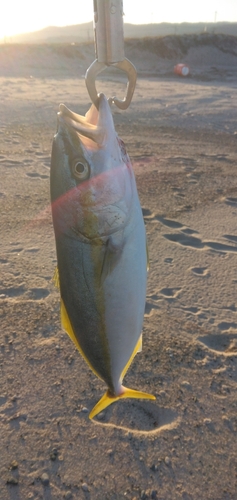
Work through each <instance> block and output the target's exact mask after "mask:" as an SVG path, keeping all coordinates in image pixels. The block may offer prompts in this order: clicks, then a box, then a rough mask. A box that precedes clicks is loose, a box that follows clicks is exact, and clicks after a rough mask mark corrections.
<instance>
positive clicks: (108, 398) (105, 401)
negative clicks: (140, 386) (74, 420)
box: [89, 387, 156, 419]
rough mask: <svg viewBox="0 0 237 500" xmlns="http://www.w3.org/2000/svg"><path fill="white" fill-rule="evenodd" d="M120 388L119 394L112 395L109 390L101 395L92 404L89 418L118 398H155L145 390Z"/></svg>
mask: <svg viewBox="0 0 237 500" xmlns="http://www.w3.org/2000/svg"><path fill="white" fill-rule="evenodd" d="M122 390H123V391H124V392H123V393H122V394H120V395H119V396H113V395H111V394H110V392H109V391H107V392H106V393H105V394H104V396H102V398H101V399H100V401H98V403H97V404H96V405H95V406H94V408H93V410H91V412H90V415H89V418H90V419H92V418H94V417H95V416H96V415H98V413H100V412H101V411H103V410H104V409H105V408H107V406H110V405H111V404H112V403H115V401H118V400H119V399H125V398H134V399H152V400H155V399H156V398H155V396H153V395H152V394H148V393H147V392H141V391H135V390H134V389H128V388H127V387H122Z"/></svg>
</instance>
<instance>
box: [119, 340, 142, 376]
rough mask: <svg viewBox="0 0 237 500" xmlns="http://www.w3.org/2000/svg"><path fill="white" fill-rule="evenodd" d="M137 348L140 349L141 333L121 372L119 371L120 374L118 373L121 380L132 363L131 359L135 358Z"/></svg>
mask: <svg viewBox="0 0 237 500" xmlns="http://www.w3.org/2000/svg"><path fill="white" fill-rule="evenodd" d="M139 350H140V351H141V350H142V335H140V337H139V340H138V342H137V344H136V346H135V349H134V350H133V353H132V355H131V356H130V358H129V360H128V362H127V364H126V365H125V367H124V369H123V371H122V373H121V375H120V378H121V379H122V380H123V377H124V376H125V373H127V371H128V369H129V366H130V365H131V363H132V361H133V359H134V358H135V356H136V354H137V352H138V351H139Z"/></svg>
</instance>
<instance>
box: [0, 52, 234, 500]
mask: <svg viewBox="0 0 237 500" xmlns="http://www.w3.org/2000/svg"><path fill="white" fill-rule="evenodd" d="M29 50H30V49H29ZM34 50H35V59H34V58H33V59H34V61H35V62H34V65H33V62H32V61H33V59H32V61H31V63H30V64H28V62H29V61H28V60H27V58H26V59H25V58H24V57H22V58H20V57H17V53H15V59H14V61H13V62H12V60H11V61H10V60H9V58H8V59H7V60H6V59H5V66H4V67H3V64H2V65H1V77H0V88H1V101H0V168H1V182H0V203H1V240H0V248H1V253H0V266H1V278H0V279H1V283H0V319H1V330H0V335H1V338H0V354H1V361H0V363H1V378H0V432H1V434H0V436H1V438H0V439H1V453H0V500H7V499H10V500H27V499H35V500H36V499H37V500H39V499H45V500H61V499H67V500H69V499H73V500H83V499H85V500H94V499H96V500H97V499H98V500H117V499H118V500H120V499H124V498H127V499H130V500H135V499H136V500H137V499H143V500H145V499H154V500H156V499H157V500H236V498H237V416H236V415H237V414H236V411H237V372H236V368H237V303H236V296H237V230H236V224H237V180H236V165H237V148H236V140H237V124H236V108H237V85H236V78H235V68H233V65H232V63H229V65H228V57H227V56H226V59H225V65H224V62H223V60H222V59H221V60H220V64H219V65H218V57H217V60H216V61H215V68H214V69H211V66H210V61H211V60H212V57H213V53H215V55H216V50H217V49H216V47H211V46H210V47H209V48H208V49H206V51H207V50H209V56H208V54H207V52H205V54H206V58H205V61H203V57H202V54H201V53H200V54H198V50H203V49H197V50H196V52H195V57H196V59H195V67H193V68H191V70H192V71H191V75H190V77H189V78H186V79H185V78H180V77H177V76H174V75H173V73H172V67H173V64H174V63H175V62H183V61H176V60H175V59H172V60H171V59H167V60H166V59H163V60H162V61H161V62H162V64H163V66H162V68H163V69H162V70H161V74H160V75H158V76H156V77H155V76H154V68H153V67H152V64H153V63H152V61H153V55H152V54H151V55H150V70H149V64H148V62H147V59H146V60H143V59H142V58H140V59H139V54H135V52H134V59H135V61H134V62H135V63H136V65H138V66H139V65H140V66H139V72H140V73H139V75H140V76H139V79H138V83H137V87H136V91H135V95H134V99H133V101H132V104H131V106H130V108H129V109H128V110H127V111H125V112H123V111H120V110H118V109H116V108H115V109H114V120H115V124H116V129H117V131H118V133H119V135H120V137H121V138H122V139H123V140H124V141H125V143H126V146H127V151H128V153H129V155H130V157H131V159H132V162H133V166H134V171H135V174H136V179H137V186H138V191H139V195H140V200H141V204H142V207H143V213H144V219H145V223H146V229H147V235H148V243H149V252H150V272H149V280H148V289H147V304H146V312H145V318H144V330H143V332H144V335H143V351H142V353H140V354H138V355H137V356H136V358H135V360H134V362H133V364H132V366H131V368H130V369H129V371H128V373H127V375H126V379H125V382H126V385H127V386H128V387H133V388H137V389H140V390H145V391H147V392H151V393H153V394H155V396H156V398H157V399H156V401H155V402H149V401H131V400H127V401H126V400H124V401H120V402H119V403H116V404H114V405H112V406H111V407H110V408H108V409H107V410H106V411H105V412H103V414H102V415H99V417H98V418H95V419H94V421H90V420H89V418H88V412H89V411H90V410H91V409H92V407H93V406H94V405H95V403H96V402H97V401H98V399H99V398H100V397H101V395H102V394H103V392H104V390H105V387H104V384H103V383H102V382H101V381H99V380H98V379H97V378H96V377H95V376H94V374H93V373H92V372H91V371H90V369H89V368H88V367H87V365H86V364H85V362H84V360H83V359H82V358H81V357H80V355H79V353H78V352H77V351H76V349H75V348H74V346H73V344H72V342H71V341H70V339H69V338H68V336H67V335H66V334H65V333H64V332H62V330H61V327H60V318H59V293H58V290H57V289H56V288H55V287H54V284H53V282H52V276H53V273H54V269H55V266H56V254H55V245H54V234H53V228H52V221H51V213H50V205H49V167H50V154H51V144H52V138H53V134H54V133H55V131H56V112H57V110H58V105H59V103H60V102H64V103H65V104H66V105H67V106H69V107H71V108H72V109H73V110H75V111H76V112H80V113H81V114H84V113H85V112H86V110H87V109H88V107H89V97H88V94H87V91H86V88H85V83H84V79H83V71H84V68H82V70H81V74H79V75H78V74H77V76H76V75H75V73H76V70H75V59H71V60H70V61H67V66H66V67H65V64H64V63H65V60H64V56H63V55H58V56H57V58H59V59H57V64H58V66H57V65H56V63H55V65H53V64H51V65H50V59H49V57H48V52H47V50H48V48H47V47H45V49H42V47H41V48H40V47H38V48H37V47H36V48H35V49H34ZM37 50H38V52H37ZM19 51H20V49H19ZM190 51H193V52H188V53H187V62H188V63H189V64H190V61H191V60H194V48H191V49H190ZM19 53H20V52H19ZM19 53H18V55H19ZM37 54H38V56H37ZM190 54H191V55H190ZM192 54H193V55H192ZM191 56H192V57H191ZM199 56H200V57H199ZM37 57H38V58H39V60H40V61H41V63H40V64H39V65H37ZM129 57H130V58H131V59H132V54H131V53H130V54H129ZM208 57H209V59H208ZM230 57H232V55H231V56H230ZM233 57H235V56H233ZM60 58H61V59H60ZM235 60H236V57H235ZM9 61H10V62H11V68H10V66H9V64H10V62H9ZM27 61H28V62H27ZM60 61H61V66H60ZM208 61H209V64H208ZM43 62H44V64H43ZM54 62H55V61H54ZM191 62H192V61H191ZM143 63H144V64H143ZM83 64H84V66H86V64H87V60H86V59H84V63H83ZM156 64H157V65H158V62H157V61H156ZM70 65H71V66H70ZM4 68H5V69H4ZM9 68H10V69H9ZM59 68H60V72H59ZM70 68H71V70H70ZM149 71H150V74H149ZM109 80H110V81H107V80H106V79H104V80H103V81H101V82H100V83H99V85H98V86H99V87H100V90H103V91H104V92H105V93H106V95H108V96H109V95H110V94H111V93H112V92H113V94H114V93H117V95H119V96H122V95H123V92H124V84H123V81H121V78H120V77H115V76H110V78H109Z"/></svg>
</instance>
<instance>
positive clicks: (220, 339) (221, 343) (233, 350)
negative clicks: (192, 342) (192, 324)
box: [197, 333, 237, 356]
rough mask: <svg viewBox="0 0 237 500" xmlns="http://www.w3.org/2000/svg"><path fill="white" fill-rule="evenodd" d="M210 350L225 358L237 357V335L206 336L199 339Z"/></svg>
mask: <svg viewBox="0 0 237 500" xmlns="http://www.w3.org/2000/svg"><path fill="white" fill-rule="evenodd" d="M197 340H199V342H201V343H202V344H204V345H205V346H206V347H208V349H211V350H212V351H216V352H218V353H219V354H224V355H225V356H233V355H235V356H237V334H233V335H231V334H229V335H228V334H223V333H222V334H217V335H204V336H200V337H198V338H197Z"/></svg>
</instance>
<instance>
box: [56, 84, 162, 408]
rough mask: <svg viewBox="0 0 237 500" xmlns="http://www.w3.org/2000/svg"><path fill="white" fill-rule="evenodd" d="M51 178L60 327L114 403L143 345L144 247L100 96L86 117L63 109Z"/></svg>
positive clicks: (129, 182)
mask: <svg viewBox="0 0 237 500" xmlns="http://www.w3.org/2000/svg"><path fill="white" fill-rule="evenodd" d="M50 181H51V202H52V216H53V225H54V231H55V240H56V250H57V260H58V275H59V284H60V294H61V317H62V325H63V327H64V329H65V330H66V331H67V332H68V333H69V335H70V336H71V338H72V339H73V340H74V342H75V344H76V345H77V347H78V349H79V351H80V352H81V353H82V355H83V356H84V358H85V359H86V361H87V362H88V364H89V365H90V366H91V368H92V369H93V370H94V372H95V373H96V374H97V375H98V376H99V377H100V378H101V379H103V380H104V381H105V383H106V384H107V386H108V395H109V397H110V398H111V401H110V402H112V399H113V398H115V399H117V398H118V397H120V395H122V394H124V388H123V386H122V378H123V376H124V374H125V372H126V369H127V367H128V366H129V364H130V362H131V361H132V359H133V357H134V355H135V354H136V352H137V350H138V349H139V345H140V341H139V339H141V330H142V323H143V316H144V308H145V300H146V280H147V250H146V234H145V227H144V221H143V216H142V210H141V207H140V202H139V198H138V194H137V189H136V183H135V178H134V174H133V170H132V166H131V163H130V160H129V158H128V156H127V154H126V151H125V147H124V145H123V142H122V141H121V140H120V139H119V138H118V136H117V134H116V131H115V128H114V123H113V118H112V114H111V110H110V106H109V104H108V102H107V99H106V98H105V96H104V95H103V94H101V95H100V98H99V104H98V110H97V109H96V107H95V106H94V105H92V107H91V109H90V110H89V112H88V113H87V115H86V117H81V116H80V115H76V114H75V113H73V112H71V111H70V110H68V109H67V108H66V107H65V106H63V105H61V106H60V112H59V114H58V130H57V133H56V135H55V137H54V141H53V148H52V159H51V179H50ZM131 392H132V391H131ZM134 392H135V391H134ZM139 394H140V397H141V394H142V393H139ZM148 396H149V395H146V396H145V395H144V397H148ZM124 397H125V396H124ZM126 397H128V396H126ZM131 397H136V396H134V395H133V396H131ZM137 397H138V396H137ZM150 398H153V397H152V396H150ZM108 404H110V403H108V402H107V403H106V404H105V405H104V407H105V406H107V405H108ZM99 411H101V410H99ZM95 414H96V413H95ZM93 416H94V415H93Z"/></svg>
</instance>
